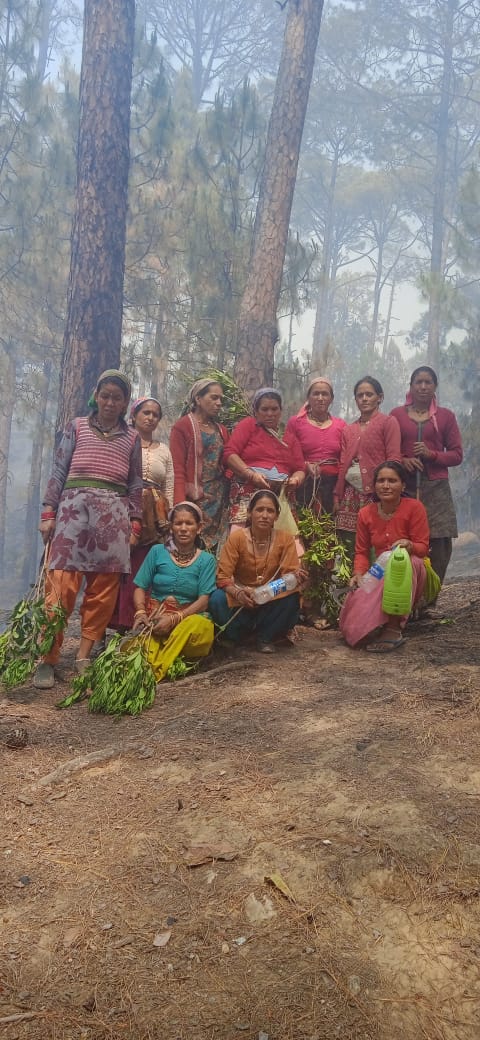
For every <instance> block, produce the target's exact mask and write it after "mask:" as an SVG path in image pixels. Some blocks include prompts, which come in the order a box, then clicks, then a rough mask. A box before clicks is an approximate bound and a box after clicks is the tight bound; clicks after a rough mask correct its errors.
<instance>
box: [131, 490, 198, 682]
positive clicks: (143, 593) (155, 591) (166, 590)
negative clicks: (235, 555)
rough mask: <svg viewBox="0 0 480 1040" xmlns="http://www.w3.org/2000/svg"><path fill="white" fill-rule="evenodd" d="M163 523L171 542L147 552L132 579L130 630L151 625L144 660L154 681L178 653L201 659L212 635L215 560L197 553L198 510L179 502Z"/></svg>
mask: <svg viewBox="0 0 480 1040" xmlns="http://www.w3.org/2000/svg"><path fill="white" fill-rule="evenodd" d="M168 519H169V521H170V526H171V537H170V538H169V539H167V541H166V543H165V545H154V546H153V547H152V548H151V549H150V552H149V553H148V556H147V557H146V559H145V560H144V562H143V563H142V566H141V567H140V569H139V570H138V571H137V574H136V575H135V579H134V584H135V592H134V594H133V602H134V608H135V619H134V631H140V630H142V629H144V628H145V627H146V626H147V625H148V624H149V622H152V621H153V622H154V627H153V630H152V636H151V638H150V640H149V642H148V648H147V658H148V661H149V663H150V665H151V667H152V669H153V672H154V675H155V678H156V680H157V682H161V680H162V679H164V678H165V675H166V674H167V672H168V670H169V668H170V667H171V665H172V664H173V662H174V661H175V660H176V659H177V657H178V656H179V655H180V654H183V655H184V656H185V657H186V658H187V659H188V660H197V659H198V658H200V657H206V656H207V654H209V653H210V650H211V648H212V643H213V636H214V628H213V624H212V622H211V620H210V618H209V617H208V614H207V613H206V612H207V609H208V597H209V595H210V593H211V592H213V590H214V588H215V560H214V558H213V556H212V555H211V553H208V552H205V550H203V549H201V548H200V544H199V543H200V537H199V536H200V531H201V527H202V511H201V509H200V508H199V507H198V506H197V505H196V504H195V503H194V502H179V503H178V504H177V505H176V506H174V508H173V509H171V510H170V512H169V514H168ZM147 594H149V595H147Z"/></svg>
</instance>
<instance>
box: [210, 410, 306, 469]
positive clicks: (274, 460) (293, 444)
mask: <svg viewBox="0 0 480 1040" xmlns="http://www.w3.org/2000/svg"><path fill="white" fill-rule="evenodd" d="M282 441H283V442H284V443H283V444H282V442H281V441H279V440H278V439H277V438H276V437H272V435H271V434H270V433H267V431H266V430H265V429H264V427H263V426H261V425H260V424H259V423H258V422H257V420H256V419H254V418H253V416H250V415H249V416H247V418H246V419H241V420H240V422H239V423H238V424H237V426H236V427H235V429H234V431H233V433H232V434H231V436H230V437H229V438H228V441H227V444H226V445H225V451H224V453H223V463H224V466H228V460H229V457H230V455H239V456H240V458H241V460H242V462H244V463H245V465H246V466H259V467H260V468H261V469H273V467H274V466H276V467H277V469H278V470H279V471H280V472H281V473H288V476H289V477H291V476H292V473H296V472H297V471H298V470H301V471H302V473H305V460H304V458H303V453H302V449H301V447H300V444H299V441H298V440H297V437H296V435H295V434H294V433H293V432H292V431H291V430H285V433H284V434H283V436H282Z"/></svg>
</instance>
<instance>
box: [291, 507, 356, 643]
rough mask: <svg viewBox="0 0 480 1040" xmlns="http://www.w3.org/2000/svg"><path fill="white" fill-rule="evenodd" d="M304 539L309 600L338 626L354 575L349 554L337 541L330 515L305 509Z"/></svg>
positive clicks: (301, 519)
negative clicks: (343, 596) (344, 596)
mask: <svg viewBox="0 0 480 1040" xmlns="http://www.w3.org/2000/svg"><path fill="white" fill-rule="evenodd" d="M298 529H299V533H300V537H301V539H302V541H303V544H304V546H305V554H304V556H303V558H302V564H303V565H305V566H306V567H307V569H308V572H309V581H308V585H307V588H306V590H305V597H306V599H308V600H309V601H310V602H311V603H312V604H315V606H316V607H318V608H319V609H320V611H321V613H322V614H323V616H324V617H325V618H326V619H327V621H329V622H330V624H335V623H336V621H338V615H339V613H340V593H341V590H344V589H345V588H346V586H347V585H348V582H349V580H350V574H351V567H350V560H349V557H348V552H347V550H346V549H345V546H344V545H343V544H342V542H340V541H339V539H338V537H337V531H336V527H335V520H334V518H333V516H331V515H330V513H322V514H321V515H320V516H317V515H316V513H314V512H313V510H312V509H301V510H300V513H299V518H298Z"/></svg>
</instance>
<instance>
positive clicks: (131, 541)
mask: <svg viewBox="0 0 480 1040" xmlns="http://www.w3.org/2000/svg"><path fill="white" fill-rule="evenodd" d="M139 539H140V535H139V534H135V531H132V532H131V534H130V538H129V545H131V546H132V548H134V547H135V546H136V545H138V542H139Z"/></svg>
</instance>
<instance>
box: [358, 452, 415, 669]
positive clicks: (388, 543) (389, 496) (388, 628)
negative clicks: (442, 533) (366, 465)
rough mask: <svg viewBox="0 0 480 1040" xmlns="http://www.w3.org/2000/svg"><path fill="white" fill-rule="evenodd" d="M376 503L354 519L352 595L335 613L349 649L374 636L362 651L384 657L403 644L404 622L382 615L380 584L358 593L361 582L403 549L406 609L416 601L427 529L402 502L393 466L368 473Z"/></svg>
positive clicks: (401, 476)
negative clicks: (409, 578)
mask: <svg viewBox="0 0 480 1040" xmlns="http://www.w3.org/2000/svg"><path fill="white" fill-rule="evenodd" d="M374 486H375V496H376V499H377V501H376V502H372V503H370V505H368V506H364V508H363V509H361V510H360V512H359V514H358V522H357V536H356V542H355V559H354V565H353V577H352V578H351V581H350V585H351V588H352V592H351V593H350V594H349V595H348V596H347V598H346V600H345V603H344V605H343V607H342V611H341V614H340V619H339V624H340V631H341V632H342V635H343V636H344V638H345V640H346V642H347V643H348V644H349V645H350V646H355V645H356V644H357V643H360V642H361V641H362V640H363V639H365V638H366V637H368V636H369V635H371V634H372V633H373V632H374V631H375V629H380V630H381V631H380V634H379V635H378V637H377V638H375V639H374V640H373V641H372V642H371V643H369V645H368V646H367V650H370V651H373V652H375V653H387V652H388V651H389V650H395V649H396V647H398V646H401V644H402V643H403V641H404V640H403V636H402V629H403V628H404V626H405V624H406V622H407V617H400V616H397V615H392V614H386V613H385V612H384V611H383V610H382V595H383V579H380V580H378V581H377V586H378V587H377V588H375V589H373V590H369V591H368V592H367V591H366V590H365V589H364V588H362V578H363V576H364V574H365V573H366V572H367V571H368V569H369V567H370V563H371V551H372V549H373V550H374V553H375V557H376V558H377V559H378V557H379V556H380V555H381V554H382V553H383V552H385V551H387V550H389V549H393V548H394V547H395V546H403V548H405V549H406V550H407V552H408V553H409V555H410V558H411V562H412V572H413V584H412V604H411V606H412V607H414V606H415V605H416V603H418V601H419V600H420V598H421V596H422V593H423V589H424V586H425V577H426V572H425V565H424V563H423V558H424V557H425V556H426V555H427V553H428V543H429V537H430V535H429V529H428V520H427V514H426V511H425V507H424V506H423V505H422V503H421V502H417V500H416V499H413V498H405V497H402V492H403V491H404V490H405V473H404V470H403V467H402V465H401V464H400V463H399V462H396V461H391V462H382V463H381V464H380V466H377V468H376V470H375V473H374Z"/></svg>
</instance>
